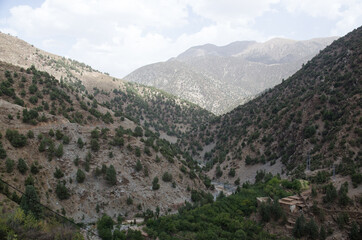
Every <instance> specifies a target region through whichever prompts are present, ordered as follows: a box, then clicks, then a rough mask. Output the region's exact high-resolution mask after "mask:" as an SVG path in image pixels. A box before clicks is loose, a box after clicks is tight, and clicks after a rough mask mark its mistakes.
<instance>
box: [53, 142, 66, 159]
mask: <svg viewBox="0 0 362 240" xmlns="http://www.w3.org/2000/svg"><path fill="white" fill-rule="evenodd" d="M54 154H55V156H56V157H58V158H60V157H62V156H63V154H64V150H63V144H59V146H58V148H57V149H56V150H55V152H54Z"/></svg>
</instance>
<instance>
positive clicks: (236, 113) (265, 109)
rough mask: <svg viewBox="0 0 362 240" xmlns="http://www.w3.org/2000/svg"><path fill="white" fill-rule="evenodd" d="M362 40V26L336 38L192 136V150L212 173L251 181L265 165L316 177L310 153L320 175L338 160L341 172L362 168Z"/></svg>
mask: <svg viewBox="0 0 362 240" xmlns="http://www.w3.org/2000/svg"><path fill="white" fill-rule="evenodd" d="M361 39H362V28H361V27H360V28H358V29H356V30H354V31H353V32H351V33H349V34H348V35H346V36H345V37H343V38H340V39H338V40H336V41H335V42H333V44H331V45H330V46H328V47H326V48H325V49H324V50H322V51H321V52H320V53H319V54H318V55H317V56H316V57H314V58H313V59H312V60H310V61H308V62H307V63H306V64H305V65H304V66H303V67H302V68H301V69H300V70H299V71H298V72H296V73H295V74H294V75H293V76H291V77H290V78H288V79H287V80H284V81H283V82H282V83H281V84H279V85H277V86H276V87H274V88H273V89H271V90H268V91H266V92H264V93H263V94H262V95H261V96H259V97H257V98H255V99H254V100H251V101H250V102H248V103H246V104H244V105H242V106H239V107H237V108H235V109H234V110H232V111H231V112H230V113H227V114H224V115H222V116H220V117H218V118H217V119H215V120H214V121H212V122H210V123H209V124H208V125H207V126H206V127H205V130H204V131H202V132H198V133H197V132H195V134H194V135H191V136H189V138H188V139H185V144H187V143H186V142H187V141H190V142H191V144H190V145H189V148H188V149H187V150H189V151H190V152H192V153H194V154H195V153H197V152H199V153H200V155H201V156H200V157H201V158H202V159H204V161H206V169H210V170H211V171H210V172H209V177H211V178H218V177H219V181H223V182H233V181H234V180H236V179H237V178H240V179H241V180H242V182H243V181H247V180H249V181H252V180H253V179H254V176H255V174H256V172H257V171H258V170H262V169H264V170H266V171H271V172H273V173H274V174H276V173H280V174H282V175H284V176H290V175H291V176H295V177H298V178H306V177H310V176H311V175H310V172H307V173H306V172H305V169H306V167H307V166H306V164H307V159H308V158H310V170H311V171H312V173H313V174H315V173H316V172H318V171H326V172H327V173H328V175H330V174H332V172H333V171H332V170H333V166H335V173H336V174H340V175H342V176H350V177H353V176H354V175H355V174H358V173H359V171H360V170H359V169H360V168H361V148H360V145H361V141H362V138H361V137H362V135H361V126H362V125H361V124H362V122H361V121H362V115H361V89H362V86H361V84H362V81H361V80H362V79H361V76H362V75H361V72H362V49H361V46H362V41H361ZM205 146H206V147H205ZM202 150H203V151H202ZM229 171H231V174H228V172H229ZM221 174H222V176H221V177H220V175H221ZM313 174H312V175H313ZM216 175H218V177H216Z"/></svg>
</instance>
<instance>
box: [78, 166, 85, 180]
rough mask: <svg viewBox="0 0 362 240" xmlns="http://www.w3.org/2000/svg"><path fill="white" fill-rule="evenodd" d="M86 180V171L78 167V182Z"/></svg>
mask: <svg viewBox="0 0 362 240" xmlns="http://www.w3.org/2000/svg"><path fill="white" fill-rule="evenodd" d="M84 180H85V173H84V172H83V171H82V170H81V169H78V171H77V182H78V183H83V182H84Z"/></svg>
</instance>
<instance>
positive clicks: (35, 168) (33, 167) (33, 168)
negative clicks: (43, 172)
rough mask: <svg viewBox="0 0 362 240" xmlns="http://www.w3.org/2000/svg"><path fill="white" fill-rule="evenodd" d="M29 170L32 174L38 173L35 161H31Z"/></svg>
mask: <svg viewBox="0 0 362 240" xmlns="http://www.w3.org/2000/svg"><path fill="white" fill-rule="evenodd" d="M30 172H31V173H32V174H37V173H39V167H38V164H37V163H36V162H35V163H32V164H31V166H30Z"/></svg>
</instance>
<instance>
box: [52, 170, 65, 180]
mask: <svg viewBox="0 0 362 240" xmlns="http://www.w3.org/2000/svg"><path fill="white" fill-rule="evenodd" d="M54 177H55V178H57V179H59V178H62V177H64V173H63V172H62V170H60V169H59V168H55V172H54Z"/></svg>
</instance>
